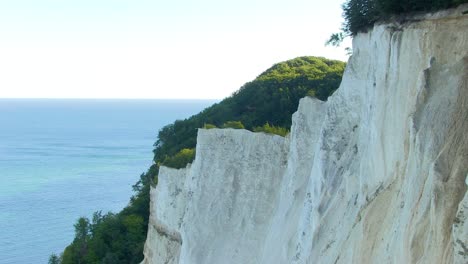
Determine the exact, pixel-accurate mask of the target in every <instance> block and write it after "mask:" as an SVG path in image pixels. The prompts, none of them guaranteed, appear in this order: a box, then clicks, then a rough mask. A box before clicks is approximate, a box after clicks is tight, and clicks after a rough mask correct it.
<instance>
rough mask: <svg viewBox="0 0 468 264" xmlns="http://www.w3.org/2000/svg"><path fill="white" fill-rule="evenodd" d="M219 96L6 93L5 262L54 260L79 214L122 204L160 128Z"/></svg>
mask: <svg viewBox="0 0 468 264" xmlns="http://www.w3.org/2000/svg"><path fill="white" fill-rule="evenodd" d="M213 102H214V101H206V100H204V101H185V100H184V101H179V100H45V99H44V100H28V99H22V100H14V99H0V263H2V264H7V263H20V264H21V263H25V264H31V263H47V260H48V257H49V255H50V254H51V253H60V252H61V251H62V250H63V249H64V247H65V246H66V245H68V244H69V243H70V242H71V241H72V239H73V237H74V228H73V224H74V223H75V221H76V220H77V218H78V217H80V216H86V217H90V216H91V215H92V213H93V212H94V211H98V210H102V211H103V212H107V211H113V212H117V211H119V210H120V209H122V208H123V207H124V206H125V205H127V203H128V201H129V198H130V196H131V195H132V190H131V186H132V185H133V184H134V183H135V182H136V181H137V180H138V179H139V175H140V174H141V173H143V172H145V171H146V169H147V168H148V167H149V166H150V165H151V160H152V149H153V146H152V145H153V143H154V141H155V139H156V135H157V132H158V130H159V129H160V128H161V127H163V126H164V125H166V124H169V123H171V122H173V121H174V120H176V119H182V118H186V117H189V116H190V115H192V114H195V113H198V112H199V111H200V110H202V109H203V108H205V107H207V106H209V105H211V104H212V103H213Z"/></svg>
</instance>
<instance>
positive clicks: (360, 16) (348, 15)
mask: <svg viewBox="0 0 468 264" xmlns="http://www.w3.org/2000/svg"><path fill="white" fill-rule="evenodd" d="M463 3H468V0H349V1H347V2H346V3H345V4H344V5H343V11H344V12H343V16H344V18H345V23H344V25H343V28H342V30H343V32H344V33H345V34H347V35H356V34H357V33H358V32H361V31H366V30H367V29H369V28H370V27H372V26H373V25H374V23H375V22H377V21H385V20H388V19H390V18H391V17H392V16H395V15H400V14H407V13H413V12H431V11H437V10H441V9H447V8H450V7H455V6H457V5H460V4H463ZM339 34H340V33H337V34H333V35H332V37H331V38H330V40H329V42H330V43H331V44H333V43H336V40H339V39H340V37H341V39H342V36H340V35H339Z"/></svg>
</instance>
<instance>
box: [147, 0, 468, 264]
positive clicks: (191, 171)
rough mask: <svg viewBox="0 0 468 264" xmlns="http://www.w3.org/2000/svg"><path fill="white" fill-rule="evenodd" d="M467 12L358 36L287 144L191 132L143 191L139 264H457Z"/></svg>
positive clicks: (467, 88) (303, 108)
mask: <svg viewBox="0 0 468 264" xmlns="http://www.w3.org/2000/svg"><path fill="white" fill-rule="evenodd" d="M467 10H468V5H464V6H461V7H460V8H458V9H456V10H451V11H445V12H441V13H437V14H435V15H425V16H423V17H419V18H418V19H422V20H418V19H415V20H418V21H413V22H410V23H407V24H404V25H400V24H387V25H377V26H375V27H374V28H373V30H371V31H369V32H368V33H365V34H359V35H357V36H356V37H355V38H354V43H353V56H352V57H351V59H350V60H349V63H348V65H347V68H346V71H345V74H344V77H343V81H342V84H341V86H340V88H339V89H338V90H337V92H336V93H335V94H334V95H333V96H331V97H330V98H329V100H328V101H327V102H320V101H317V100H315V99H311V98H305V99H303V100H301V102H300V105H299V109H298V112H297V113H296V114H295V115H294V116H293V126H292V131H291V134H290V136H289V138H287V139H286V140H285V139H283V138H281V137H278V136H271V135H265V134H258V133H251V132H247V131H242V130H231V129H228V130H218V129H214V130H200V131H199V135H198V144H197V157H196V159H195V161H194V163H193V165H192V166H191V167H188V168H187V169H186V170H184V169H182V170H171V169H166V168H163V169H162V170H161V171H160V176H159V185H158V186H157V188H156V190H152V196H151V198H152V202H151V208H152V209H151V219H150V225H149V228H150V229H149V232H148V239H147V242H146V245H145V263H186V264H188V263H194V264H196V263H200V264H209V263H213V264H214V263H216V264H217V263H265V264H270V263H279V264H282V263H467V259H468V248H467V247H468V224H467V221H468V220H467V216H468V212H467V210H468V209H467V207H468V198H467V196H468V195H467V194H466V193H467V184H465V182H466V181H467V174H468V30H467V28H468V14H465V15H464V14H463V13H464V12H465V11H467ZM175 178H177V179H175ZM176 190H180V191H176Z"/></svg>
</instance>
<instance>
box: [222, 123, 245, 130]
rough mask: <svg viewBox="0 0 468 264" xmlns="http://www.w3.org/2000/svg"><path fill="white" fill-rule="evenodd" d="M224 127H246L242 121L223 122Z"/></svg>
mask: <svg viewBox="0 0 468 264" xmlns="http://www.w3.org/2000/svg"><path fill="white" fill-rule="evenodd" d="M222 127H223V128H234V129H245V126H244V124H242V122H241V121H227V122H226V123H224V124H223V126H222Z"/></svg>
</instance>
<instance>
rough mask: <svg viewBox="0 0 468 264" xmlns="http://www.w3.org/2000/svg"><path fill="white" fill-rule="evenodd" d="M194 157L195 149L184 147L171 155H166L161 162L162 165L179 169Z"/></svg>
mask: <svg viewBox="0 0 468 264" xmlns="http://www.w3.org/2000/svg"><path fill="white" fill-rule="evenodd" d="M194 159H195V149H194V148H192V149H188V148H184V149H182V150H181V151H179V152H178V153H177V154H175V155H174V156H172V157H169V156H167V157H166V158H165V159H164V161H163V162H162V165H163V166H166V167H170V168H174V169H180V168H185V166H187V164H188V163H191V162H192V161H193V160H194Z"/></svg>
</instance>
